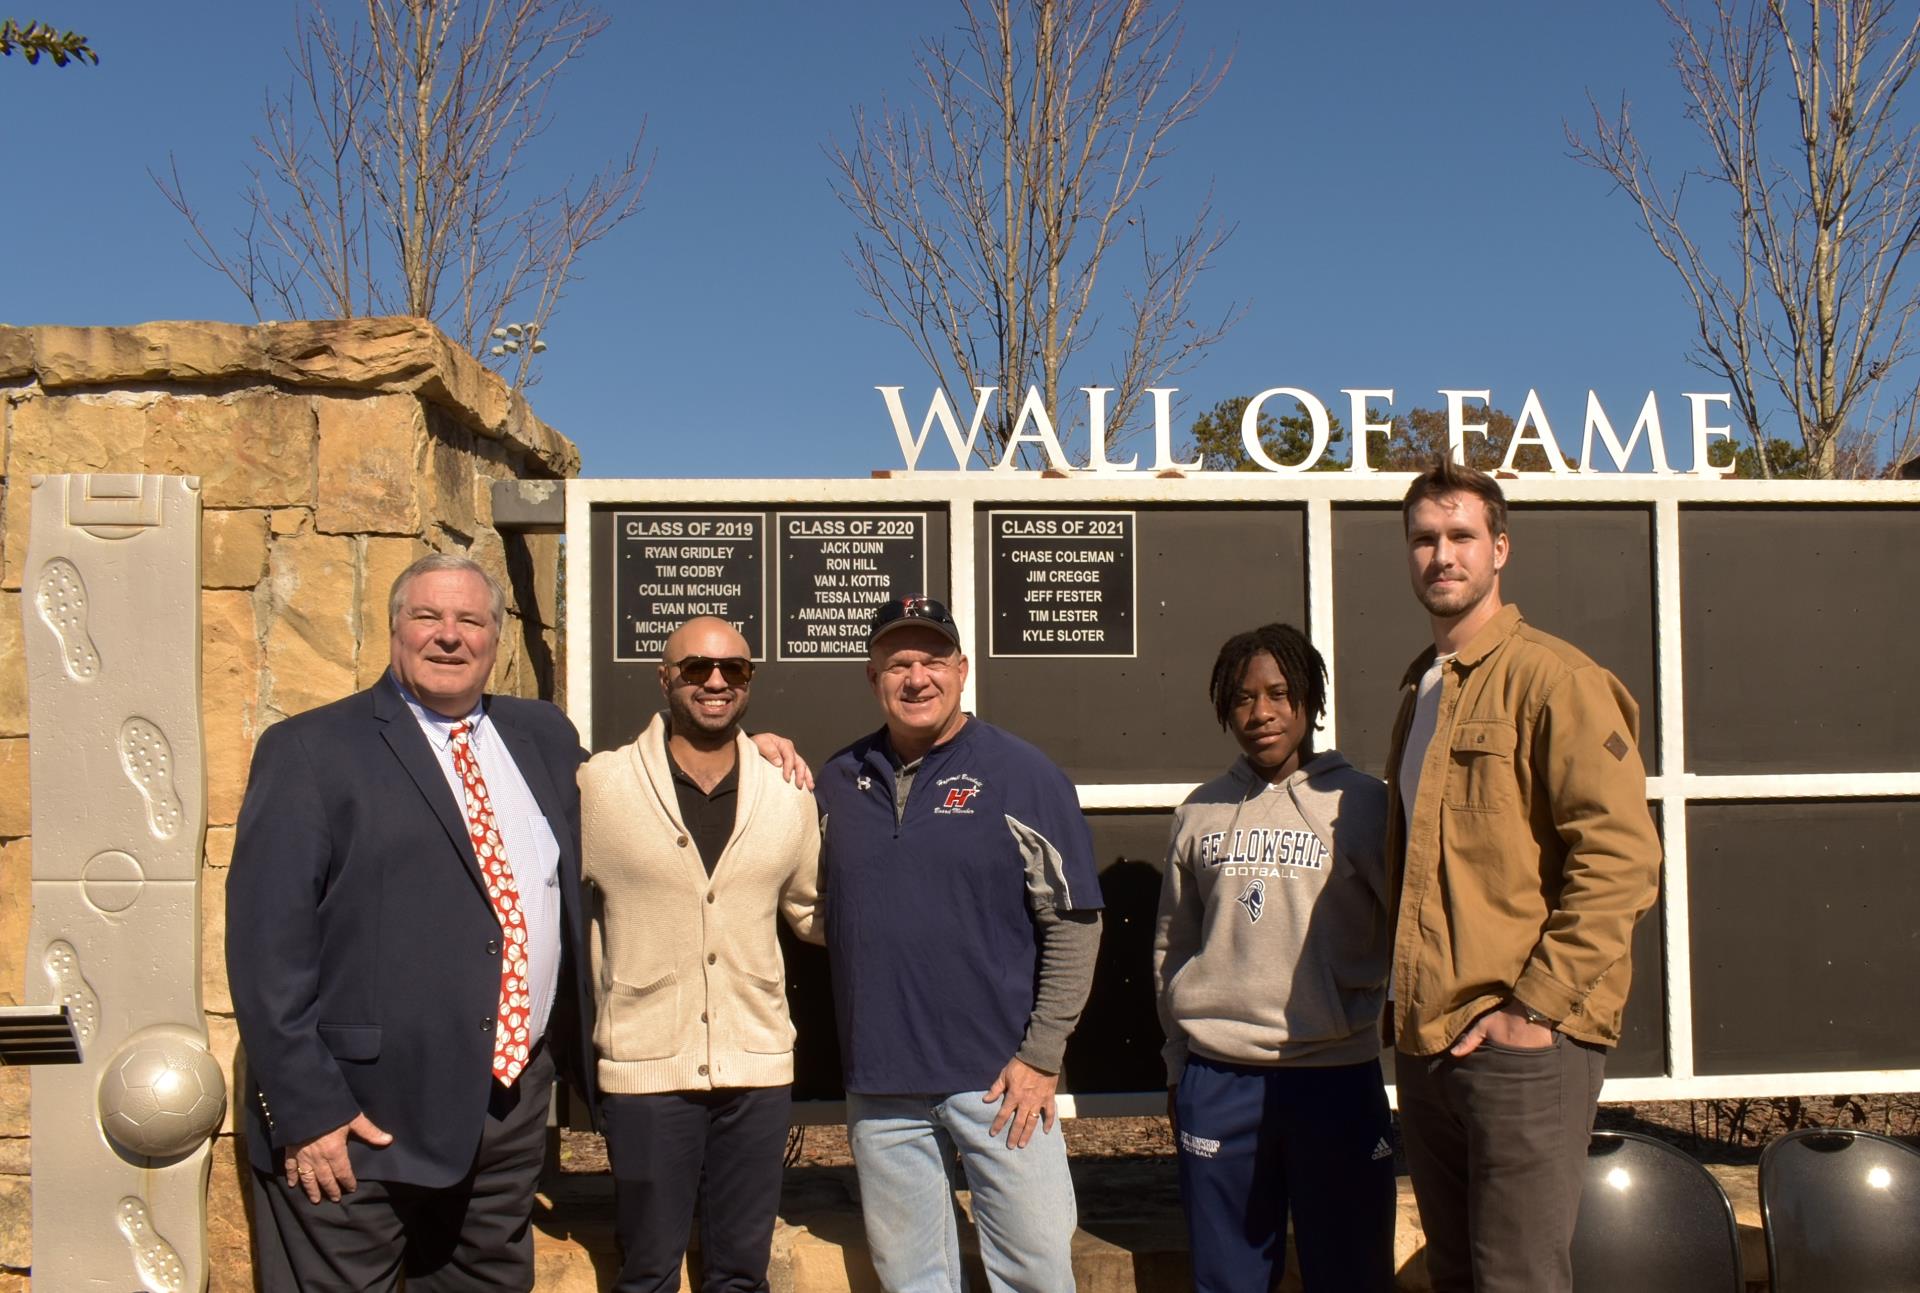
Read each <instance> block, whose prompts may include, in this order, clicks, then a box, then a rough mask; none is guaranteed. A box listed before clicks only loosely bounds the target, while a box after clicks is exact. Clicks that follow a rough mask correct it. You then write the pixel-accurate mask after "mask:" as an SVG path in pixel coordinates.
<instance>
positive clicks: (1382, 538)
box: [1333, 506, 1659, 776]
mask: <svg viewBox="0 0 1920 1293" xmlns="http://www.w3.org/2000/svg"><path fill="white" fill-rule="evenodd" d="M1508 529H1509V531H1510V532H1511V535H1512V556H1511V557H1510V558H1509V559H1508V562H1507V566H1506V569H1505V571H1504V572H1503V573H1502V575H1501V581H1500V583H1501V593H1502V596H1503V597H1504V598H1505V599H1506V600H1507V601H1509V602H1512V603H1515V604H1517V605H1518V606H1519V607H1520V609H1521V612H1522V613H1523V614H1524V615H1525V616H1526V618H1527V622H1528V623H1529V624H1531V625H1533V626H1534V627H1535V628H1538V629H1541V630H1543V631H1545V632H1548V633H1552V634H1554V635H1555V636H1556V637H1560V638H1564V639H1565V640H1567V641H1568V642H1571V643H1572V644H1573V645H1574V646H1576V647H1578V648H1579V649H1580V650H1582V651H1584V652H1586V653H1587V654H1588V655H1589V656H1591V657H1593V658H1594V659H1595V660H1597V661H1599V662H1600V663H1601V664H1602V665H1605V666H1606V667H1607V668H1608V669H1610V670H1612V671H1613V673H1614V674H1615V675H1616V676H1617V677H1618V678H1619V679H1620V681H1621V682H1623V683H1625V684H1626V687H1627V690H1628V691H1629V692H1631V693H1632V695H1633V698H1634V700H1636V701H1637V702H1639V705H1640V755H1641V757H1642V758H1643V759H1645V760H1646V763H1647V769H1648V771H1649V772H1657V771H1658V770H1659V766H1658V758H1657V753H1656V745H1657V736H1658V729H1659V724H1658V722H1657V721H1656V716H1655V713H1654V708H1655V706H1654V645H1653V626H1654V605H1653V548H1652V542H1653V540H1652V535H1653V514H1652V513H1651V512H1650V511H1649V510H1648V509H1646V508H1644V507H1567V506H1552V507H1548V506H1529V507H1514V508H1513V509H1512V511H1511V513H1510V520H1509V523H1508ZM1333 587H1334V615H1333V623H1334V644H1335V646H1334V650H1335V675H1336V679H1337V684H1336V685H1337V688H1338V690H1337V692H1336V699H1337V701H1338V705H1339V712H1340V733H1339V735H1340V750H1341V753H1343V754H1345V755H1346V756H1347V758H1349V759H1350V760H1352V761H1353V763H1354V764H1355V765H1356V766H1358V767H1361V768H1365V769H1366V770H1367V771H1369V772H1372V773H1374V774H1376V775H1381V776H1384V775H1385V772H1386V760H1387V744H1388V741H1389V739H1390V737H1391V736H1392V733H1393V718H1394V714H1395V713H1396V712H1397V710H1398V706H1399V696H1398V688H1399V685H1400V677H1401V675H1402V674H1403V673H1404V672H1405V671H1406V668H1407V666H1408V664H1410V663H1411V662H1412V661H1413V658H1414V657H1415V656H1416V655H1418V654H1419V653H1420V651H1421V650H1422V649H1423V648H1424V647H1426V646H1427V645H1429V644H1431V643H1432V641H1433V631H1432V629H1431V627H1430V625H1429V621H1428V619H1427V616H1426V612H1425V611H1423V610H1421V609H1420V604H1419V602H1417V601H1416V600H1415V599H1414V596H1413V591H1412V587H1411V585H1410V582H1409V578H1408V573H1407V557H1406V540H1405V537H1404V529H1403V527H1402V524H1401V520H1400V509H1399V508H1397V507H1392V508H1380V507H1339V508H1335V509H1334V513H1333Z"/></svg>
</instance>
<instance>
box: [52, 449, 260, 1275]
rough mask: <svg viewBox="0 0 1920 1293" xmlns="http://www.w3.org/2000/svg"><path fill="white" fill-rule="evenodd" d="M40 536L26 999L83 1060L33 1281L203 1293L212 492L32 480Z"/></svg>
mask: <svg viewBox="0 0 1920 1293" xmlns="http://www.w3.org/2000/svg"><path fill="white" fill-rule="evenodd" d="M31 518H32V519H31V530H30V536H29V544H28V557H27V568H26V574H25V586H24V591H25V594H26V595H25V596H24V597H23V599H22V602H23V606H22V614H23V618H24V620H25V642H26V654H27V678H28V697H29V714H30V737H31V743H32V762H31V776H32V793H33V918H32V924H31V931H30V935H29V944H28V949H27V983H26V990H27V1000H28V1001H30V1002H34V1003H41V1002H56V1001H57V1002H62V1003H64V1004H66V1005H67V1006H68V1007H69V1009H70V1010H71V1011H72V1014H73V1018H74V1023H75V1028H76V1031H77V1032H78V1034H79V1036H80V1043H81V1063H80V1064H79V1065H78V1066H77V1067H76V1068H69V1069H67V1070H66V1071H58V1072H57V1071H54V1070H46V1071H44V1072H43V1074H42V1075H41V1076H40V1077H39V1078H38V1079H37V1080H36V1081H35V1082H34V1084H33V1088H34V1089H33V1138H34V1144H35V1147H36V1153H35V1155H34V1172H33V1185H34V1189H33V1205H34V1223H33V1231H34V1277H35V1279H36V1280H37V1281H44V1282H45V1283H46V1285H47V1287H49V1288H78V1287H92V1286H96V1285H97V1286H99V1287H110V1288H115V1289H147V1290H152V1293H176V1291H181V1290H192V1289H198V1288H201V1287H203V1286H204V1285H205V1283H206V1278H207V1270H206V1260H205V1251H204V1250H205V1241H204V1236H205V1231H206V1185H207V1177H208V1171H209V1168H210V1154H209V1148H208V1143H207V1138H208V1136H209V1135H210V1134H211V1132H212V1131H213V1130H214V1129H215V1128H216V1127H217V1126H218V1125H219V1121H220V1117H221V1112H222V1109H223V1107H224V1103H225V1080H224V1077H223V1075H222V1073H221V1071H220V1066H219V1064H218V1063H217V1062H216V1061H215V1060H214V1059H213V1057H212V1056H211V1055H210V1054H208V1052H207V1046H206V1026H205V1022H204V1020H203V1017H202V1015H201V1002H200V901H199V877H200V852H201V843H202V837H203V835H204V831H205V825H206V821H205V805H206V778H205V769H204V766H203V762H202V740H201V732H200V524H199V522H200V496H199V482H198V481H197V480H196V479H194V478H192V477H178V476H110V475H72V476H45V477H37V478H35V480H34V482H33V496H32V506H31Z"/></svg>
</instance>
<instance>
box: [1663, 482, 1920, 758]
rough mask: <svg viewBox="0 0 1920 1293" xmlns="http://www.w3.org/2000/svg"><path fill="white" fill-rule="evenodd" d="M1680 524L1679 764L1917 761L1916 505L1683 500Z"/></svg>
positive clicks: (1919, 614)
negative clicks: (1682, 739) (1682, 735)
mask: <svg viewBox="0 0 1920 1293" xmlns="http://www.w3.org/2000/svg"><path fill="white" fill-rule="evenodd" d="M1680 536H1681V544H1680V567H1681V593H1680V595H1681V624H1682V628H1683V632H1684V634H1685V639H1684V640H1685V643H1686V717H1687V760H1688V763H1689V765H1690V766H1689V767H1688V768H1687V771H1688V772H1697V773H1703V774H1738V773H1749V772H1902V771H1912V770H1913V769H1914V766H1915V765H1914V752H1915V750H1916V749H1917V748H1920V740H1916V739H1915V735H1914V734H1915V732H1916V731H1917V730H1920V671H1916V670H1914V669H1913V668H1912V667H1911V663H1912V661H1913V659H1914V654H1915V653H1914V642H1915V640H1916V638H1920V508H1912V507H1904V508H1903V507H1874V508H1869V507H1845V508H1840V507H1834V508H1814V507H1743V508H1732V507H1685V508H1682V509H1681V512H1680ZM1902 661H1904V662H1906V667H1901V666H1899V665H1897V664H1895V662H1902Z"/></svg>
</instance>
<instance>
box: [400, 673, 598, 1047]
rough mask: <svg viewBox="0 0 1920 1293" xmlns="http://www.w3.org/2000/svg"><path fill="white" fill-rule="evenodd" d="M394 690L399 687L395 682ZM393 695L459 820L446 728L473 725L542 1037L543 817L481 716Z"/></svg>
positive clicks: (555, 969) (553, 916) (554, 877)
mask: <svg viewBox="0 0 1920 1293" xmlns="http://www.w3.org/2000/svg"><path fill="white" fill-rule="evenodd" d="M395 685H396V686H399V683H398V680H397V679H396V680H395ZM400 695H401V696H402V697H404V698H405V699H406V702H407V708H409V709H411V710H412V711H413V716H414V718H415V719H416V720H417V721H418V722H419V724H420V730H421V731H422V732H424V733H426V737H427V744H428V745H430V746H432V747H433V755H434V757H435V758H436V759H438V760H439V761H440V771H441V772H442V773H444V774H446V778H447V789H448V790H450V791H451V792H452V793H453V802H454V805H455V807H457V808H458V809H459V810H460V815H461V818H462V819H463V820H464V818H465V817H466V812H467V792H466V787H465V786H464V785H463V784H462V782H461V780H460V774H459V773H457V772H455V771H454V768H453V725H454V724H455V723H462V722H466V723H472V724H473V731H472V733H471V734H470V735H469V736H468V737H467V740H468V741H469V742H470V743H471V744H472V746H473V754H474V758H476V759H477V760H479V763H480V775H481V777H483V778H484V779H485V780H486V783H487V795H488V797H489V798H491V799H492V800H493V824H494V829H496V830H498V831H499V832H500V838H501V840H502V841H503V842H504V843H505V844H506V849H507V864H508V865H509V866H511V867H512V868H513V883H514V885H515V886H516V887H517V888H518V889H519V890H520V908H521V912H522V914H523V915H524V916H525V917H526V921H527V993H528V996H529V997H530V998H531V1004H530V1006H529V1008H528V1013H527V1019H528V1034H529V1035H530V1036H532V1037H535V1038H540V1037H544V1036H545V1035H546V1032H547V1017H548V1015H550V1014H551V1013H552V1011H553V994H554V989H555V986H556V984H557V983H558V980H559V977H560V842H559V840H558V839H556V838H555V837H554V834H553V827H552V826H551V825H550V824H549V823H548V822H547V818H546V814H545V813H542V812H541V811H540V805H539V804H538V803H536V802H534V798H533V792H532V791H530V790H528V789H527V779H526V778H525V777H523V776H521V775H520V769H519V768H518V767H517V766H516V765H515V764H514V761H513V755H512V753H511V752H509V751H508V749H507V742H506V740H505V738H503V737H502V736H501V735H500V731H499V729H498V728H496V727H495V726H494V725H493V720H492V719H490V718H488V717H487V713H486V710H485V709H484V708H482V707H481V706H479V705H475V706H474V708H473V712H472V713H471V714H468V715H467V716H466V717H465V718H464V719H461V718H448V717H446V716H445V715H444V714H436V713H434V712H433V711H432V710H430V709H428V708H427V707H426V706H424V705H422V704H421V703H420V702H419V701H418V700H416V699H414V697H413V695H412V694H411V693H410V692H408V691H407V689H406V688H405V687H400ZM421 918H422V919H431V913H428V912H422V913H421Z"/></svg>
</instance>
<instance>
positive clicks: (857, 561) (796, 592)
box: [775, 512, 929, 660]
mask: <svg viewBox="0 0 1920 1293" xmlns="http://www.w3.org/2000/svg"><path fill="white" fill-rule="evenodd" d="M775 525H776V527H777V533H778V535H779V538H778V545H777V549H776V550H777V551H778V553H779V556H778V558H777V560H776V563H775V564H776V565H777V566H778V568H779V571H780V593H779V599H778V600H779V606H780V639H779V641H780V647H779V658H780V659H782V660H864V659H866V658H867V626H868V624H870V623H871V622H872V620H873V612H874V608H875V607H877V606H879V605H880V604H881V603H882V602H885V601H887V600H889V599H890V598H893V597H902V596H913V595H920V594H925V593H927V592H928V588H929V585H928V583H927V515H926V513H925V512H911V513H907V512H783V513H781V514H780V515H779V516H778V517H776V518H775Z"/></svg>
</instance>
